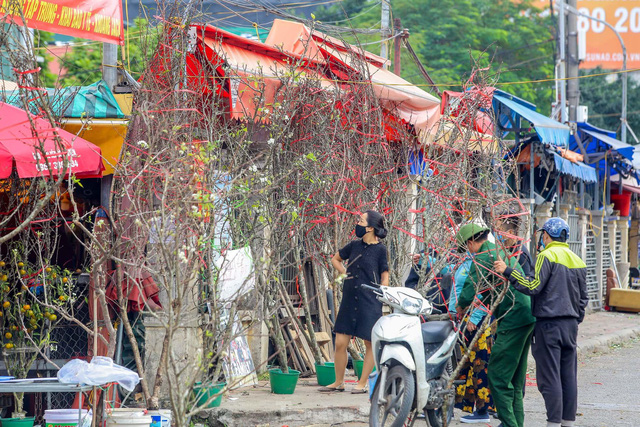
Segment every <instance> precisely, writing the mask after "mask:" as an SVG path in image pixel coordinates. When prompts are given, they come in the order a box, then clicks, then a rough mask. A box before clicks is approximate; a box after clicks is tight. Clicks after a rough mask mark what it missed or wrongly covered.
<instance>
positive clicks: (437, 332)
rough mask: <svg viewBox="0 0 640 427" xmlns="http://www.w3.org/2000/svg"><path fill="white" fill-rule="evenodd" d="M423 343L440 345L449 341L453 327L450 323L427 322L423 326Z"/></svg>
mask: <svg viewBox="0 0 640 427" xmlns="http://www.w3.org/2000/svg"><path fill="white" fill-rule="evenodd" d="M421 328H422V341H423V342H424V343H425V344H432V343H440V342H443V341H444V340H446V339H447V337H448V336H449V334H450V333H451V331H452V330H453V325H452V324H451V322H449V321H439V322H426V323H423V324H422V325H421Z"/></svg>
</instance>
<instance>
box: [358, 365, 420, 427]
mask: <svg viewBox="0 0 640 427" xmlns="http://www.w3.org/2000/svg"><path fill="white" fill-rule="evenodd" d="M415 390H416V389H415V379H414V378H413V373H412V372H411V371H410V370H409V369H407V368H406V367H404V366H403V365H396V366H394V367H393V368H391V369H390V370H389V373H388V374H387V381H386V384H385V387H384V390H381V389H380V387H376V390H375V392H374V393H373V396H372V397H371V412H370V413H369V426H370V427H402V426H403V425H404V423H405V421H406V420H407V418H408V417H409V412H410V411H411V405H412V404H413V397H414V395H415ZM380 395H382V397H383V398H384V400H385V403H383V404H380V403H379V402H378V401H379V396H380Z"/></svg>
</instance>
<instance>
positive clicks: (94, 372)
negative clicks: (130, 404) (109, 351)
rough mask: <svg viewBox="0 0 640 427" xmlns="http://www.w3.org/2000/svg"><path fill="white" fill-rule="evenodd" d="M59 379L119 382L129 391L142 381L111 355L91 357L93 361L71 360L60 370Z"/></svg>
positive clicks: (77, 381)
mask: <svg viewBox="0 0 640 427" xmlns="http://www.w3.org/2000/svg"><path fill="white" fill-rule="evenodd" d="M58 381H60V382H61V383H66V384H84V385H104V384H108V383H113V382H117V383H118V384H120V385H121V386H122V387H124V388H125V389H127V390H128V391H133V389H134V388H135V386H136V385H138V383H139V382H140V377H139V376H138V374H137V373H136V372H134V371H132V370H131V369H127V368H125V367H123V366H120V365H116V364H115V363H113V360H111V358H110V357H102V356H96V357H94V358H93V359H91V363H87V362H86V361H84V360H80V359H73V360H70V361H69V362H68V363H67V364H66V365H64V366H63V367H62V368H60V370H59V371H58Z"/></svg>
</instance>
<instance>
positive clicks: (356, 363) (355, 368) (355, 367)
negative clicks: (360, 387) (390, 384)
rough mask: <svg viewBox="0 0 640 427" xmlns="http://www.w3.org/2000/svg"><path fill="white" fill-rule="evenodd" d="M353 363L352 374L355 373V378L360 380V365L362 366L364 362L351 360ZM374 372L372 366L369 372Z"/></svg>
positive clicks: (374, 369) (374, 368)
mask: <svg viewBox="0 0 640 427" xmlns="http://www.w3.org/2000/svg"><path fill="white" fill-rule="evenodd" d="M352 363H353V372H355V374H356V377H358V379H360V377H361V376H362V365H364V360H352ZM375 371H376V367H375V365H374V367H373V370H372V371H371V372H375Z"/></svg>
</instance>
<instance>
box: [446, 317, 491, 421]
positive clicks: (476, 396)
mask: <svg viewBox="0 0 640 427" xmlns="http://www.w3.org/2000/svg"><path fill="white" fill-rule="evenodd" d="M463 326H465V333H464V338H465V342H466V343H467V344H468V343H470V342H471V341H472V340H473V337H474V336H475V334H476V331H477V330H476V331H473V332H469V331H467V330H466V324H463ZM492 343H493V337H492V335H491V328H487V329H486V330H485V331H484V333H483V334H482V336H481V337H480V338H478V341H477V342H476V345H475V347H474V348H472V349H467V350H465V349H463V350H462V352H463V354H464V353H465V352H466V351H469V359H468V360H467V362H466V364H465V365H464V366H463V367H462V370H461V371H460V376H459V377H458V379H459V380H466V382H465V383H464V384H461V385H459V386H458V387H457V388H456V404H455V407H456V408H458V409H461V410H462V411H464V412H469V413H472V412H473V411H474V410H475V411H482V410H489V411H494V410H495V409H494V407H493V398H492V397H491V391H490V390H489V380H488V376H487V368H488V366H489V355H491V345H492Z"/></svg>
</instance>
